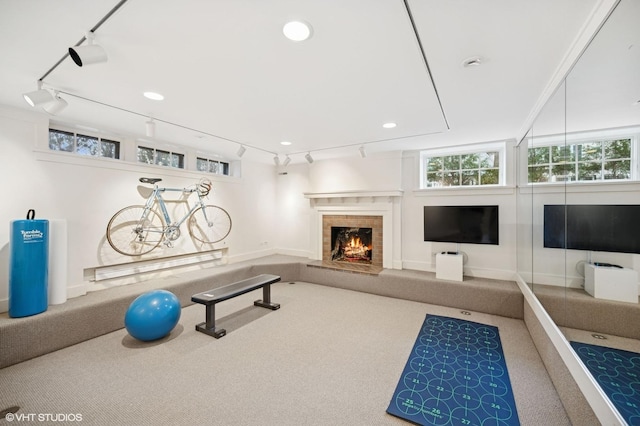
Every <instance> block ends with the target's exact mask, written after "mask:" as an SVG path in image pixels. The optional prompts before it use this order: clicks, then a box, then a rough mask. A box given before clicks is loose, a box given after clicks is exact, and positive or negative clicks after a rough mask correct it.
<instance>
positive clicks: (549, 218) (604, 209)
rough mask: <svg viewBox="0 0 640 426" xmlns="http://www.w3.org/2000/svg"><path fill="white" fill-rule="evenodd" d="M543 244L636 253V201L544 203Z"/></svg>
mask: <svg viewBox="0 0 640 426" xmlns="http://www.w3.org/2000/svg"><path fill="white" fill-rule="evenodd" d="M565 224H566V226H565ZM544 246H545V247H550V248H567V249H573V250H589V251H606V252H618V253H640V205H633V204H627V205H584V204H571V205H566V206H565V205H555V204H548V205H545V206H544Z"/></svg>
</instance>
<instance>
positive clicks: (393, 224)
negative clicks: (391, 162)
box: [304, 190, 402, 274]
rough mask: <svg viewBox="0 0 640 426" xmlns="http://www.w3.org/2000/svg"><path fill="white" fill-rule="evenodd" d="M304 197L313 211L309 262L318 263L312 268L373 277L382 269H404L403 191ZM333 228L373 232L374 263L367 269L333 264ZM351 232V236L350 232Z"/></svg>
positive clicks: (350, 264)
mask: <svg viewBox="0 0 640 426" xmlns="http://www.w3.org/2000/svg"><path fill="white" fill-rule="evenodd" d="M304 195H305V197H306V198H308V199H309V200H310V203H311V208H312V211H313V213H312V215H311V221H310V223H311V229H310V241H309V243H310V254H309V258H310V259H313V260H314V261H315V263H314V262H311V263H310V265H309V266H318V267H327V268H329V269H345V270H349V271H357V272H360V271H364V273H373V274H376V273H378V272H380V271H382V270H383V269H402V261H401V260H400V258H401V256H400V252H401V250H400V235H401V223H400V217H401V214H400V209H401V203H400V201H401V196H402V191H400V190H390V191H343V192H307V193H305V194H304ZM332 227H344V228H371V232H372V238H371V243H372V256H371V261H372V263H371V264H368V265H367V264H362V263H360V262H352V261H344V262H343V261H332V260H330V259H331V251H332V250H335V249H336V248H335V246H334V247H331V245H332V244H331V228H332ZM349 231H350V232H351V229H350V230H349ZM367 232H368V231H367ZM365 240H367V238H365ZM334 244H335V243H334ZM326 259H329V260H326ZM347 260H352V259H347Z"/></svg>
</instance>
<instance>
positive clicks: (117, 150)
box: [47, 126, 122, 160]
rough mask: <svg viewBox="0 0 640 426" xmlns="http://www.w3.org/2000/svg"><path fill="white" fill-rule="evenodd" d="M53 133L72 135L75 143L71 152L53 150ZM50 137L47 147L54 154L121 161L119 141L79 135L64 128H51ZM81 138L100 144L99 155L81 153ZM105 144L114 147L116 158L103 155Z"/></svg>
mask: <svg viewBox="0 0 640 426" xmlns="http://www.w3.org/2000/svg"><path fill="white" fill-rule="evenodd" d="M52 133H58V134H66V135H70V136H73V141H72V144H71V150H64V149H54V148H52V144H51V134H52ZM47 136H48V140H47V147H48V148H49V150H50V151H53V152H63V153H69V154H74V155H78V156H81V157H88V158H108V159H112V160H120V159H121V158H120V154H121V152H122V141H120V140H117V139H115V138H108V139H107V138H103V137H102V136H99V135H94V134H90V133H79V132H76V131H75V130H69V129H64V128H59V127H57V126H49V131H48V133H47ZM80 138H83V139H87V140H96V141H97V142H98V147H97V150H96V152H97V153H98V154H99V155H94V154H92V153H91V152H81V151H80V149H81V148H80V147H79V146H78V140H79V139H80ZM104 144H112V145H113V146H114V149H113V152H114V156H113V157H112V156H106V155H102V154H103V153H104V149H103V145H104Z"/></svg>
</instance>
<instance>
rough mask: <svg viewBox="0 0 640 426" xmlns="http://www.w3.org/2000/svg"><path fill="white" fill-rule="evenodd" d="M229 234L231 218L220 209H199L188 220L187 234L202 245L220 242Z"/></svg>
mask: <svg viewBox="0 0 640 426" xmlns="http://www.w3.org/2000/svg"><path fill="white" fill-rule="evenodd" d="M229 232H231V216H229V213H227V211H226V210H225V209H223V208H221V207H218V206H212V205H207V206H204V207H199V208H197V209H196V210H195V211H194V212H193V213H192V214H191V217H190V218H189V234H190V235H191V237H193V238H195V239H196V240H198V241H200V242H202V243H207V244H213V243H217V242H218V241H222V240H223V239H225V238H226V236H227V235H229Z"/></svg>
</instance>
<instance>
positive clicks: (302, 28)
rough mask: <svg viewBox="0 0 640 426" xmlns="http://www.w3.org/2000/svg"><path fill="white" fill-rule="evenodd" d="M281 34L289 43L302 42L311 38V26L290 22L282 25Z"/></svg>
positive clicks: (304, 23)
mask: <svg viewBox="0 0 640 426" xmlns="http://www.w3.org/2000/svg"><path fill="white" fill-rule="evenodd" d="M282 33H283V34H284V36H285V37H286V38H288V39H289V40H291V41H304V40H306V39H308V38H309V37H311V25H309V24H307V23H306V22H302V21H291V22H287V23H286V24H284V27H282Z"/></svg>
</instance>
